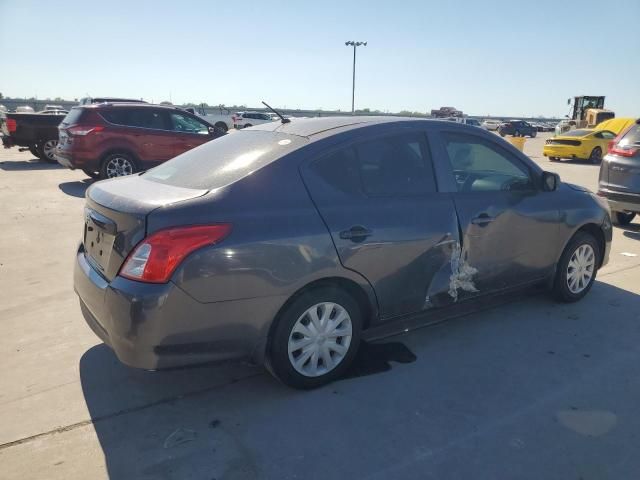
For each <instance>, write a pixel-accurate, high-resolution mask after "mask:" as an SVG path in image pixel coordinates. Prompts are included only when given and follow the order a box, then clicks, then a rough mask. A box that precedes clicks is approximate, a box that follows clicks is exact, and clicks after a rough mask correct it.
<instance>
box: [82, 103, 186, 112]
mask: <svg viewBox="0 0 640 480" xmlns="http://www.w3.org/2000/svg"><path fill="white" fill-rule="evenodd" d="M78 107H79V108H93V109H102V108H111V107H115V108H125V107H128V108H162V109H166V110H180V111H185V110H184V109H183V108H180V107H176V106H175V105H157V104H155V103H134V102H105V103H91V104H87V105H78ZM78 107H74V108H78Z"/></svg>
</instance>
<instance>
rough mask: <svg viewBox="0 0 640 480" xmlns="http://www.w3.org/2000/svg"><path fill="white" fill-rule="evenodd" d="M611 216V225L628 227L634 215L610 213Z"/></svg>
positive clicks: (631, 213)
mask: <svg viewBox="0 0 640 480" xmlns="http://www.w3.org/2000/svg"><path fill="white" fill-rule="evenodd" d="M611 213H612V214H613V223H615V224H616V225H629V224H630V223H631V222H632V221H633V219H634V218H635V216H636V214H635V213H633V212H629V213H627V212H611Z"/></svg>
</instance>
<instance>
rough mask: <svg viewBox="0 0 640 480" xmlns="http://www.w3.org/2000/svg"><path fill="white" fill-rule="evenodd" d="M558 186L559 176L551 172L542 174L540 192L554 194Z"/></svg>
mask: <svg viewBox="0 0 640 480" xmlns="http://www.w3.org/2000/svg"><path fill="white" fill-rule="evenodd" d="M559 185H560V175H558V174H557V173H553V172H542V190H544V191H545V192H554V191H556V190H557V189H558V186H559Z"/></svg>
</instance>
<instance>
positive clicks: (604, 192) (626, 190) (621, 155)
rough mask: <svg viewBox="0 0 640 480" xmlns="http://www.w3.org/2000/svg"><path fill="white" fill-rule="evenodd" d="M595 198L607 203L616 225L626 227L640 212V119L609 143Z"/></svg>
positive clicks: (601, 165)
mask: <svg viewBox="0 0 640 480" xmlns="http://www.w3.org/2000/svg"><path fill="white" fill-rule="evenodd" d="M598 195H600V196H601V197H605V198H606V199H607V200H608V201H609V206H610V207H611V213H612V217H613V221H614V222H615V223H617V224H618V225H628V224H629V223H631V221H632V220H633V218H634V217H635V216H636V213H640V119H638V120H636V123H635V124H633V125H632V126H631V127H629V128H628V129H627V130H625V131H624V132H622V133H621V134H620V135H618V136H617V137H616V138H615V140H612V141H611V143H609V153H608V154H607V155H606V156H605V157H604V159H603V160H602V164H600V176H599V178H598Z"/></svg>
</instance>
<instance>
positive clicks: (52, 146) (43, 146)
mask: <svg viewBox="0 0 640 480" xmlns="http://www.w3.org/2000/svg"><path fill="white" fill-rule="evenodd" d="M57 146H58V140H46V141H44V142H42V143H40V144H39V149H40V158H41V159H42V160H44V161H45V162H48V163H56V157H54V153H55V151H56V147H57Z"/></svg>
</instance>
